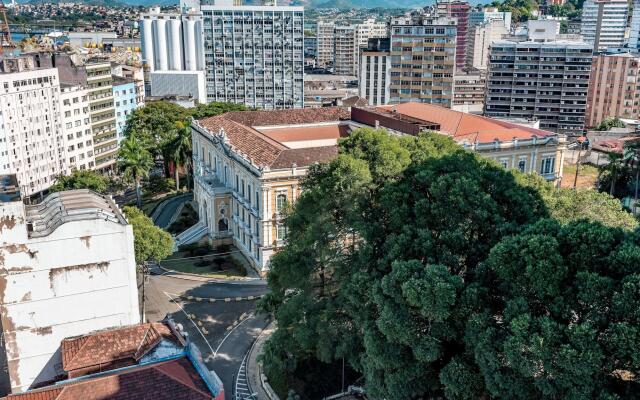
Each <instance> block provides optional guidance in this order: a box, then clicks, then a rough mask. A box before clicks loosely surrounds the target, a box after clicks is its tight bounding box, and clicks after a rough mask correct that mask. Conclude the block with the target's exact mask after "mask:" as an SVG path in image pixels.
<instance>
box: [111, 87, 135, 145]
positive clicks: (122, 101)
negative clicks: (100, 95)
mask: <svg viewBox="0 0 640 400" xmlns="http://www.w3.org/2000/svg"><path fill="white" fill-rule="evenodd" d="M113 105H114V107H115V111H116V132H117V134H118V141H122V139H124V129H125V127H126V126H127V119H128V118H129V115H131V114H132V113H133V110H135V109H136V108H137V107H138V104H137V102H136V85H135V82H134V81H133V80H130V79H123V78H120V77H115V76H114V78H113Z"/></svg>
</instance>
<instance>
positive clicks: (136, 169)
mask: <svg viewBox="0 0 640 400" xmlns="http://www.w3.org/2000/svg"><path fill="white" fill-rule="evenodd" d="M143 138H144V136H143V135H139V134H138V133H137V132H136V131H131V132H130V133H129V136H128V137H127V138H126V139H125V140H124V141H123V142H122V144H121V146H120V150H119V151H118V168H119V169H120V170H121V171H122V172H123V173H124V176H125V178H128V179H131V180H133V182H134V183H135V187H136V198H137V205H138V207H140V206H141V203H142V193H141V191H140V182H141V181H142V179H144V178H146V177H148V176H149V171H150V170H151V167H153V158H152V157H151V153H150V152H149V150H148V149H147V148H148V146H147V143H146V142H145V141H144V139H143Z"/></svg>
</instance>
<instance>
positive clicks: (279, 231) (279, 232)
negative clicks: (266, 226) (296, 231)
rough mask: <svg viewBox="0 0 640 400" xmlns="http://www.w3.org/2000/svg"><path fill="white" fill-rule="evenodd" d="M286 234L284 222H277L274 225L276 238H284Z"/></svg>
mask: <svg viewBox="0 0 640 400" xmlns="http://www.w3.org/2000/svg"><path fill="white" fill-rule="evenodd" d="M286 235H287V228H285V226H284V224H278V226H277V227H276V239H278V240H284V238H285V236H286Z"/></svg>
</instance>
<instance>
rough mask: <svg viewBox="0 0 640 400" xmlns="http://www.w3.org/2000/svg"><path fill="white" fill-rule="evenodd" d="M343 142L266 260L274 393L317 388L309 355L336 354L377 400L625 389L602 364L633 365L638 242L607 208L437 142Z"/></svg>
mask: <svg viewBox="0 0 640 400" xmlns="http://www.w3.org/2000/svg"><path fill="white" fill-rule="evenodd" d="M340 150H341V152H340V155H339V156H338V157H337V158H336V159H334V161H332V162H331V163H328V164H322V165H316V166H314V167H312V168H311V171H310V173H309V175H308V177H307V178H306V179H305V181H304V182H303V186H304V191H303V193H302V195H301V196H300V198H299V199H298V200H297V202H296V204H295V205H294V207H293V209H292V210H291V212H290V214H289V215H288V217H287V219H286V224H287V228H288V235H289V236H288V237H289V239H288V242H287V244H286V246H285V247H284V248H283V249H282V251H280V252H278V253H277V254H276V255H275V256H273V258H272V259H271V266H272V270H271V272H270V275H269V285H270V287H271V289H272V292H271V293H270V294H269V295H268V296H267V297H266V298H265V299H263V301H262V302H261V307H262V309H264V310H267V311H270V312H273V313H274V315H275V317H276V319H277V321H278V329H277V331H276V332H275V334H274V335H273V336H272V337H271V339H270V340H269V341H268V343H267V345H266V347H265V353H264V356H263V361H264V367H265V371H266V373H267V375H268V376H269V377H270V379H272V380H273V381H274V382H275V383H276V385H278V387H279V390H280V393H283V394H286V389H288V388H293V389H295V391H296V393H297V394H298V395H300V396H301V398H303V399H305V398H312V397H311V396H308V395H307V394H306V393H305V392H304V391H300V390H299V388H300V387H305V386H304V385H301V383H300V381H304V382H307V384H308V382H309V381H313V379H317V378H318V376H315V377H311V376H308V374H309V371H310V370H313V368H310V365H314V364H315V365H324V364H335V363H336V362H338V361H340V360H341V359H342V358H343V357H344V358H345V360H346V362H347V365H348V367H349V368H351V369H353V370H354V371H357V372H359V373H360V374H362V376H363V378H364V382H365V383H366V387H367V389H368V391H369V393H370V395H371V396H372V397H374V398H388V399H412V398H416V399H417V398H437V397H446V398H451V399H477V398H523V399H524V398H527V399H528V398H544V399H556V398H571V399H572V398H576V399H577V398H596V397H598V396H601V397H606V396H612V395H614V394H617V395H620V396H623V397H624V395H625V393H632V391H633V389H634V387H633V386H631V384H630V383H628V382H626V381H623V380H622V379H620V378H616V377H615V376H614V375H615V374H621V373H622V372H620V371H617V372H616V371H615V368H614V366H619V369H620V370H622V371H623V372H624V374H626V375H625V376H629V372H630V373H632V374H637V373H639V372H640V371H638V367H639V365H637V364H634V363H635V362H636V361H635V360H640V356H638V357H637V358H634V357H635V356H636V355H635V353H634V350H631V349H634V348H635V347H634V343H635V340H636V336H635V329H640V328H639V327H640V325H639V324H638V321H637V320H636V319H634V318H635V315H636V314H637V315H638V316H639V317H640V313H638V312H635V311H633V307H637V306H638V305H640V304H638V303H639V302H640V291H638V292H635V291H634V290H635V289H634V288H635V286H633V285H635V282H636V280H634V279H635V278H634V277H635V275H633V274H634V273H635V269H634V267H633V266H638V265H640V264H639V262H640V248H639V247H638V238H637V237H636V236H635V235H633V234H631V233H630V231H628V230H623V229H622V228H618V226H622V227H625V228H629V227H634V226H635V224H634V223H633V220H632V219H629V218H628V215H627V214H623V213H624V211H622V210H621V209H620V206H619V204H618V203H616V202H615V201H610V198H609V197H607V198H606V199H605V198H600V197H597V198H596V199H595V200H597V201H595V204H594V205H593V206H592V207H590V208H588V209H587V210H585V212H580V208H581V207H582V206H584V205H585V204H586V203H584V202H581V201H580V200H581V199H580V196H581V192H572V195H571V196H575V197H571V196H570V195H569V193H568V192H554V190H556V189H553V188H551V187H549V186H548V185H547V184H545V183H543V182H542V181H541V180H540V179H539V178H533V177H524V176H523V175H521V174H519V173H516V172H512V171H505V170H504V169H502V168H500V167H499V166H497V165H496V164H495V163H493V162H492V161H489V160H486V159H484V158H482V157H480V156H478V155H476V154H473V153H469V152H467V151H464V150H462V149H460V148H459V147H458V146H457V145H456V144H455V143H454V142H453V141H451V140H450V139H448V138H446V137H443V136H442V135H438V134H423V135H421V136H419V137H401V138H399V137H395V136H391V135H389V134H387V133H386V132H385V131H377V130H373V129H361V130H357V131H355V132H353V133H352V135H351V136H350V137H349V138H347V139H345V140H344V141H342V142H341V143H340ZM589 195H591V193H589ZM596 195H599V194H597V193H596ZM602 196H605V197H606V195H602ZM574 201H575V202H577V205H574V204H573V202H574ZM550 216H551V217H555V218H558V219H559V222H558V221H554V220H552V219H549V217H550ZM617 217H620V218H621V219H622V221H618V220H617ZM581 218H591V219H594V220H598V221H600V220H602V221H603V222H604V223H605V224H607V225H609V226H605V225H601V224H599V223H593V222H585V221H582V222H575V221H576V220H579V219H581ZM637 281H638V282H640V278H638V279H637ZM625 284H627V286H625ZM639 285H640V284H639ZM625 288H628V289H627V290H626V291H625V290H624V289H625ZM598 296H600V297H598ZM622 298H624V299H625V300H624V301H623V300H621V299H622ZM615 299H618V300H615ZM625 301H626V302H628V304H631V306H630V307H629V308H628V309H626V312H627V314H625V313H624V312H622V311H620V312H619V313H618V314H616V316H614V315H611V316H609V315H607V314H608V312H609V310H614V309H615V308H614V306H613V304H614V302H615V303H616V304H618V305H619V307H622V304H623V303H624V302H625ZM620 310H622V309H620ZM632 315H633V317H632ZM607 338H610V339H607ZM614 339H615V343H616V345H615V346H614V345H612V344H611V343H612V340H614ZM607 343H608V344H607ZM625 349H629V350H625ZM616 368H617V367H616ZM335 391H336V390H334V392H335ZM326 394H328V393H317V396H322V395H326Z"/></svg>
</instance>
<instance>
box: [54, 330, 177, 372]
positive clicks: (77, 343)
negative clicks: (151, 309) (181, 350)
mask: <svg viewBox="0 0 640 400" xmlns="http://www.w3.org/2000/svg"><path fill="white" fill-rule="evenodd" d="M162 339H167V340H171V341H173V342H174V343H181V339H179V338H177V337H176V336H175V335H174V334H173V332H171V329H169V327H168V326H167V325H165V324H163V323H159V322H154V323H147V324H140V325H134V326H128V327H125V328H120V329H112V330H108V331H103V332H96V333H91V334H88V335H85V336H80V337H76V338H69V339H64V340H63V341H62V343H61V344H60V347H61V352H62V368H63V369H64V370H65V371H73V370H78V369H82V368H87V367H91V366H95V365H100V364H109V363H115V362H118V361H122V360H127V359H129V360H132V361H137V360H139V359H140V358H141V357H142V356H144V355H145V354H146V353H147V352H149V351H150V350H152V349H153V348H154V347H155V346H156V345H157V344H158V343H160V341H161V340H162Z"/></svg>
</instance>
